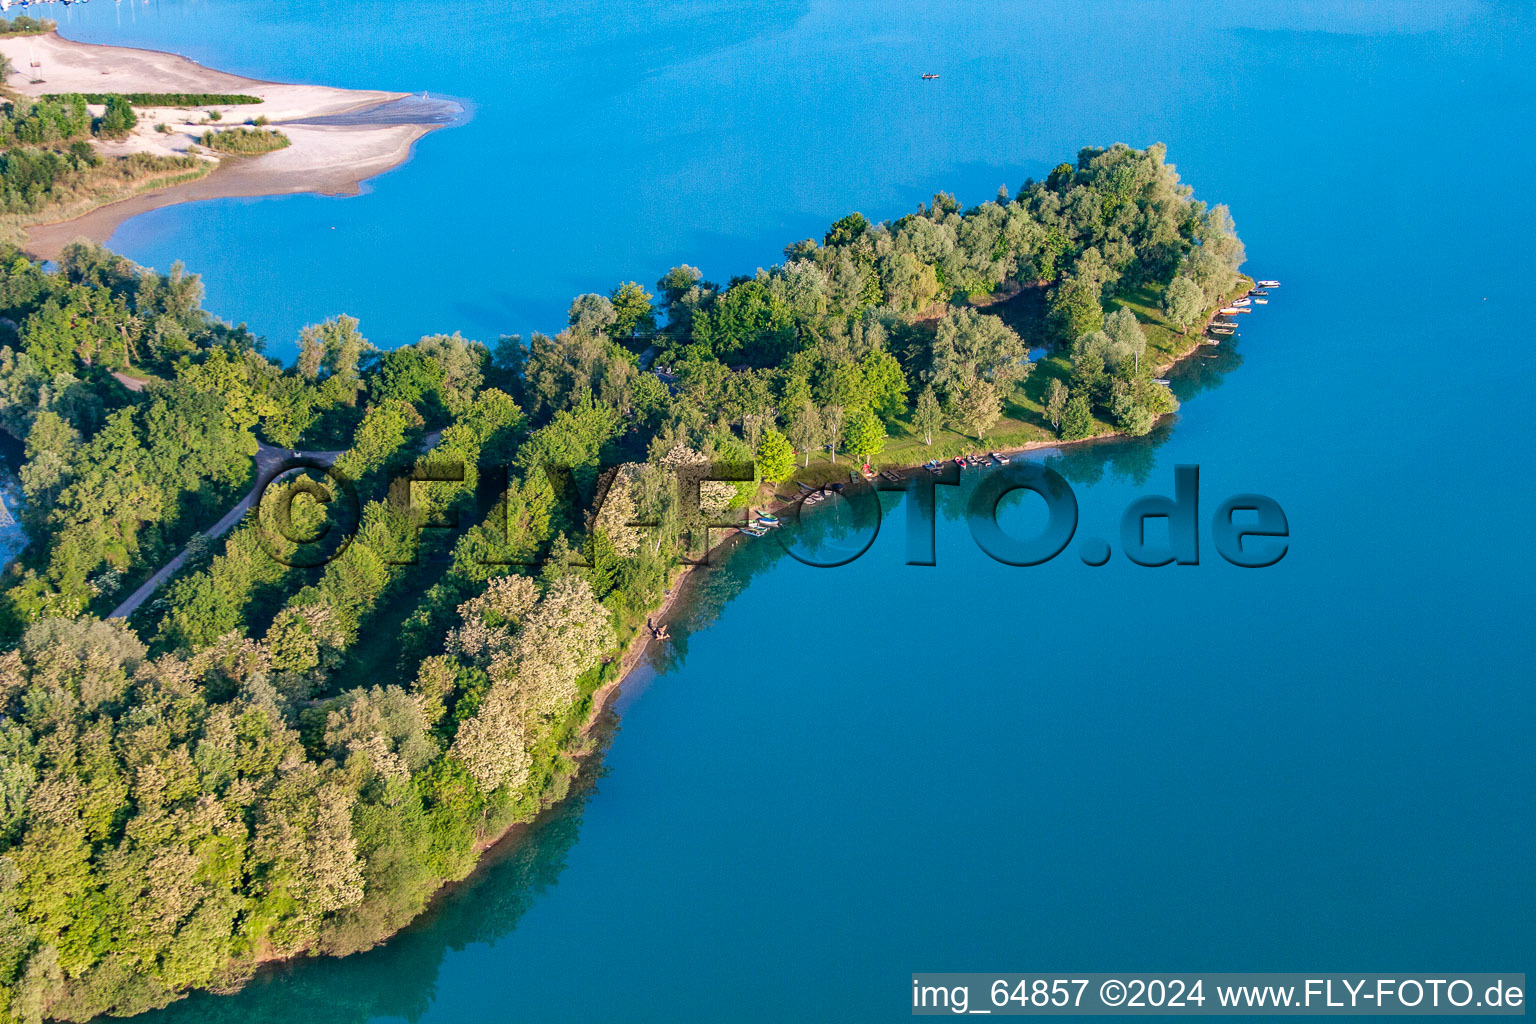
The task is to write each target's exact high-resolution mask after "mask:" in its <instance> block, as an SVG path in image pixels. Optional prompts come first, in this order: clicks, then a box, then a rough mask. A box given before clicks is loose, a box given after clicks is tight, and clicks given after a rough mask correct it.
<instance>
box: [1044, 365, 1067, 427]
mask: <svg viewBox="0 0 1536 1024" xmlns="http://www.w3.org/2000/svg"><path fill="white" fill-rule="evenodd" d="M1066 414H1067V386H1066V385H1065V384H1063V383H1062V382H1061V379H1060V378H1059V377H1052V378H1051V383H1050V384H1049V385H1048V386H1047V387H1046V389H1045V420H1046V422H1047V423H1049V424H1050V425H1051V429H1052V430H1054V431H1056V432H1057V433H1058V434H1059V433H1061V421H1062V418H1063V417H1064V416H1066Z"/></svg>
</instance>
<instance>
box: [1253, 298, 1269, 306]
mask: <svg viewBox="0 0 1536 1024" xmlns="http://www.w3.org/2000/svg"><path fill="white" fill-rule="evenodd" d="M1253 302H1254V305H1256V306H1267V305H1269V300H1268V299H1254V300H1253Z"/></svg>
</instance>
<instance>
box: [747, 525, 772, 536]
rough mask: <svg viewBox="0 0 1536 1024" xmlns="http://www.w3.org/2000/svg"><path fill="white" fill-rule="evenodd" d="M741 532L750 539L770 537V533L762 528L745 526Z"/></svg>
mask: <svg viewBox="0 0 1536 1024" xmlns="http://www.w3.org/2000/svg"><path fill="white" fill-rule="evenodd" d="M741 532H742V533H744V534H746V535H747V536H748V537H766V536H767V535H768V531H767V530H765V529H763V528H762V527H761V526H743V527H742V528H741Z"/></svg>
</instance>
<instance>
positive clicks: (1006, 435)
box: [793, 277, 1253, 486]
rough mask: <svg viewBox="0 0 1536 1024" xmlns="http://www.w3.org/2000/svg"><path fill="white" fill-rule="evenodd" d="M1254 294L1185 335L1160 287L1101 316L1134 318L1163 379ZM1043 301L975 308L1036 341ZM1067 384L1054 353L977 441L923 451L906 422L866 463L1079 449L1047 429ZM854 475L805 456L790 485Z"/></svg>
mask: <svg viewBox="0 0 1536 1024" xmlns="http://www.w3.org/2000/svg"><path fill="white" fill-rule="evenodd" d="M1252 287H1253V281H1252V280H1251V279H1249V278H1247V277H1244V278H1241V279H1240V280H1239V281H1238V284H1237V285H1236V286H1235V287H1234V289H1233V290H1232V292H1231V293H1229V294H1228V295H1227V296H1225V297H1224V298H1223V299H1222V300H1221V301H1220V302H1218V303H1217V304H1215V305H1213V306H1211V307H1210V309H1208V310H1207V311H1206V313H1205V315H1204V316H1203V317H1202V318H1201V319H1200V321H1199V323H1198V324H1197V325H1196V326H1194V327H1191V328H1190V330H1189V332H1188V333H1184V332H1182V331H1180V330H1179V329H1178V328H1177V327H1174V326H1173V325H1172V324H1171V323H1169V322H1168V319H1167V317H1165V316H1164V315H1163V312H1162V298H1163V291H1164V286H1163V285H1156V284H1149V285H1143V286H1141V287H1140V288H1137V289H1135V290H1134V291H1131V292H1129V293H1127V294H1125V295H1121V296H1118V297H1116V298H1114V299H1111V300H1110V301H1109V302H1108V303H1107V304H1106V306H1107V307H1108V308H1107V309H1106V312H1112V311H1113V310H1115V309H1121V308H1125V309H1130V310H1131V311H1132V312H1134V313H1135V314H1136V318H1137V319H1138V320H1140V321H1141V326H1142V330H1143V331H1144V332H1145V333H1146V337H1147V351H1146V355H1145V357H1144V358H1145V359H1146V361H1147V363H1148V364H1150V365H1151V366H1153V367H1155V368H1156V371H1157V373H1159V374H1162V373H1163V372H1165V371H1167V370H1168V369H1169V368H1170V367H1172V366H1173V365H1174V364H1175V363H1177V362H1178V361H1179V360H1181V359H1184V358H1186V357H1188V356H1190V355H1192V354H1193V353H1194V352H1195V351H1196V350H1198V349H1199V348H1200V345H1201V343H1202V341H1203V340H1204V339H1205V327H1206V326H1207V325H1208V324H1209V323H1210V321H1211V320H1212V319H1213V318H1214V317H1215V316H1216V310H1218V309H1219V308H1221V306H1222V305H1225V304H1226V303H1227V302H1228V301H1230V300H1231V299H1233V298H1235V297H1237V296H1239V295H1243V294H1246V293H1247V292H1248V290H1249V289H1251V288H1252ZM1042 300H1043V295H1042V292H1041V290H1039V289H1028V288H1026V289H1024V290H1023V291H1020V292H1018V293H1017V294H1015V295H1013V296H1011V297H1009V298H1007V299H1004V300H1002V301H998V302H989V301H988V300H987V299H985V298H981V299H978V300H976V301H975V302H974V304H975V305H977V306H978V307H981V308H984V309H985V311H986V312H988V313H991V314H993V315H995V316H998V317H1001V318H1002V319H1003V321H1004V322H1005V323H1007V324H1008V326H1010V327H1012V328H1013V329H1014V330H1015V331H1017V332H1018V333H1019V334H1020V335H1021V336H1023V337H1026V338H1028V337H1039V336H1040V335H1041V333H1042V329H1043V327H1042V322H1041V321H1042V318H1043V315H1044V302H1043V301H1042ZM1071 376H1072V362H1071V360H1070V359H1069V358H1068V357H1067V356H1066V355H1065V354H1062V353H1054V354H1051V355H1047V356H1046V357H1045V358H1043V359H1041V360H1040V361H1038V362H1036V363H1035V364H1034V368H1033V369H1032V370H1031V371H1030V374H1029V376H1028V377H1027V378H1025V379H1024V380H1023V381H1022V382H1020V383H1018V384H1015V385H1014V386H1013V387H1012V388H1011V389H1009V391H1008V392H1007V393H1006V394H1005V395H1004V396H1003V417H1002V419H1000V420H998V422H997V424H996V425H995V426H994V427H993V428H992V429H991V430H989V431H988V432H987V434H986V437H985V438H984V439H981V440H978V439H977V438H976V437H975V435H973V434H965V433H961V432H960V431H958V430H955V429H953V428H952V427H945V428H944V429H942V430H938V431H935V432H934V435H933V444H931V445H930V444H925V443H924V442H923V436H922V435H921V434H920V433H918V432H917V430H916V429H914V428H913V426H912V420H911V415H910V414H908V415H907V416H904V417H900V418H898V419H897V420H896V421H895V422H894V423H893V424H892V425H891V426H890V427H889V428H888V430H887V440H886V443H885V448H884V450H882V451H881V453H880V454H879V455H878V456H877V457H876V458H874V459H872V460H870V465H872V466H875V467H876V468H881V467H885V468H905V467H912V466H920V465H922V464H923V463H925V462H927V461H929V460H930V459H952V458H954V457H955V456H957V455H968V454H972V453H975V452H979V451H1021V450H1025V449H1029V448H1038V447H1043V446H1056V445H1068V444H1076V443H1078V441H1064V440H1062V439H1061V438H1060V437H1059V436H1058V435H1057V433H1056V431H1055V430H1053V429H1051V425H1050V424H1049V423H1048V422H1047V421H1046V418H1045V393H1046V389H1047V388H1048V387H1050V382H1051V381H1052V380H1060V381H1061V382H1062V383H1063V384H1066V383H1068V382H1069V381H1070V379H1071ZM1093 423H1094V431H1093V433H1092V434H1091V435H1090V436H1088V437H1085V438H1081V439H1079V440H1082V441H1094V440H1101V439H1103V438H1106V437H1114V436H1117V435H1119V434H1120V431H1119V430H1117V429H1116V427H1115V425H1114V424H1113V423H1111V422H1109V421H1108V420H1106V419H1104V418H1103V417H1102V415H1097V414H1096V415H1095V417H1094V421H1093ZM857 467H858V461H857V459H856V458H855V457H854V456H852V455H849V454H847V453H843V452H840V453H839V454H838V456H837V458H836V460H834V459H833V458H832V456H831V455H830V454H829V453H827V452H817V453H814V454H812V455H811V458H810V465H809V466H807V465H806V464H805V458H804V456H801V457H800V459H799V460H798V461H797V462H796V469H795V475H794V478H793V479H794V480H798V481H801V482H803V483H807V484H811V485H813V486H814V485H816V484H822V483H829V482H831V481H834V480H846V479H847V478H848V474H849V473H850V472H852V471H853V470H855V469H857Z"/></svg>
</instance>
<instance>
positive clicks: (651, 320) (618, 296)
mask: <svg viewBox="0 0 1536 1024" xmlns="http://www.w3.org/2000/svg"><path fill="white" fill-rule="evenodd" d="M610 299H611V301H612V303H613V314H614V320H613V336H614V337H615V338H632V337H636V336H639V337H642V338H643V337H647V336H649V335H651V334H653V333H655V331H656V314H655V313H654V312H652V310H651V293H650V292H648V291H646V290H645V289H644V288H642V287H640V285H639V284H638V283H636V282H634V281H625V282H624V283H623V284H621V285H619V286H618V287H617V288H615V289H614V290H613V295H612V296H610Z"/></svg>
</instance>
